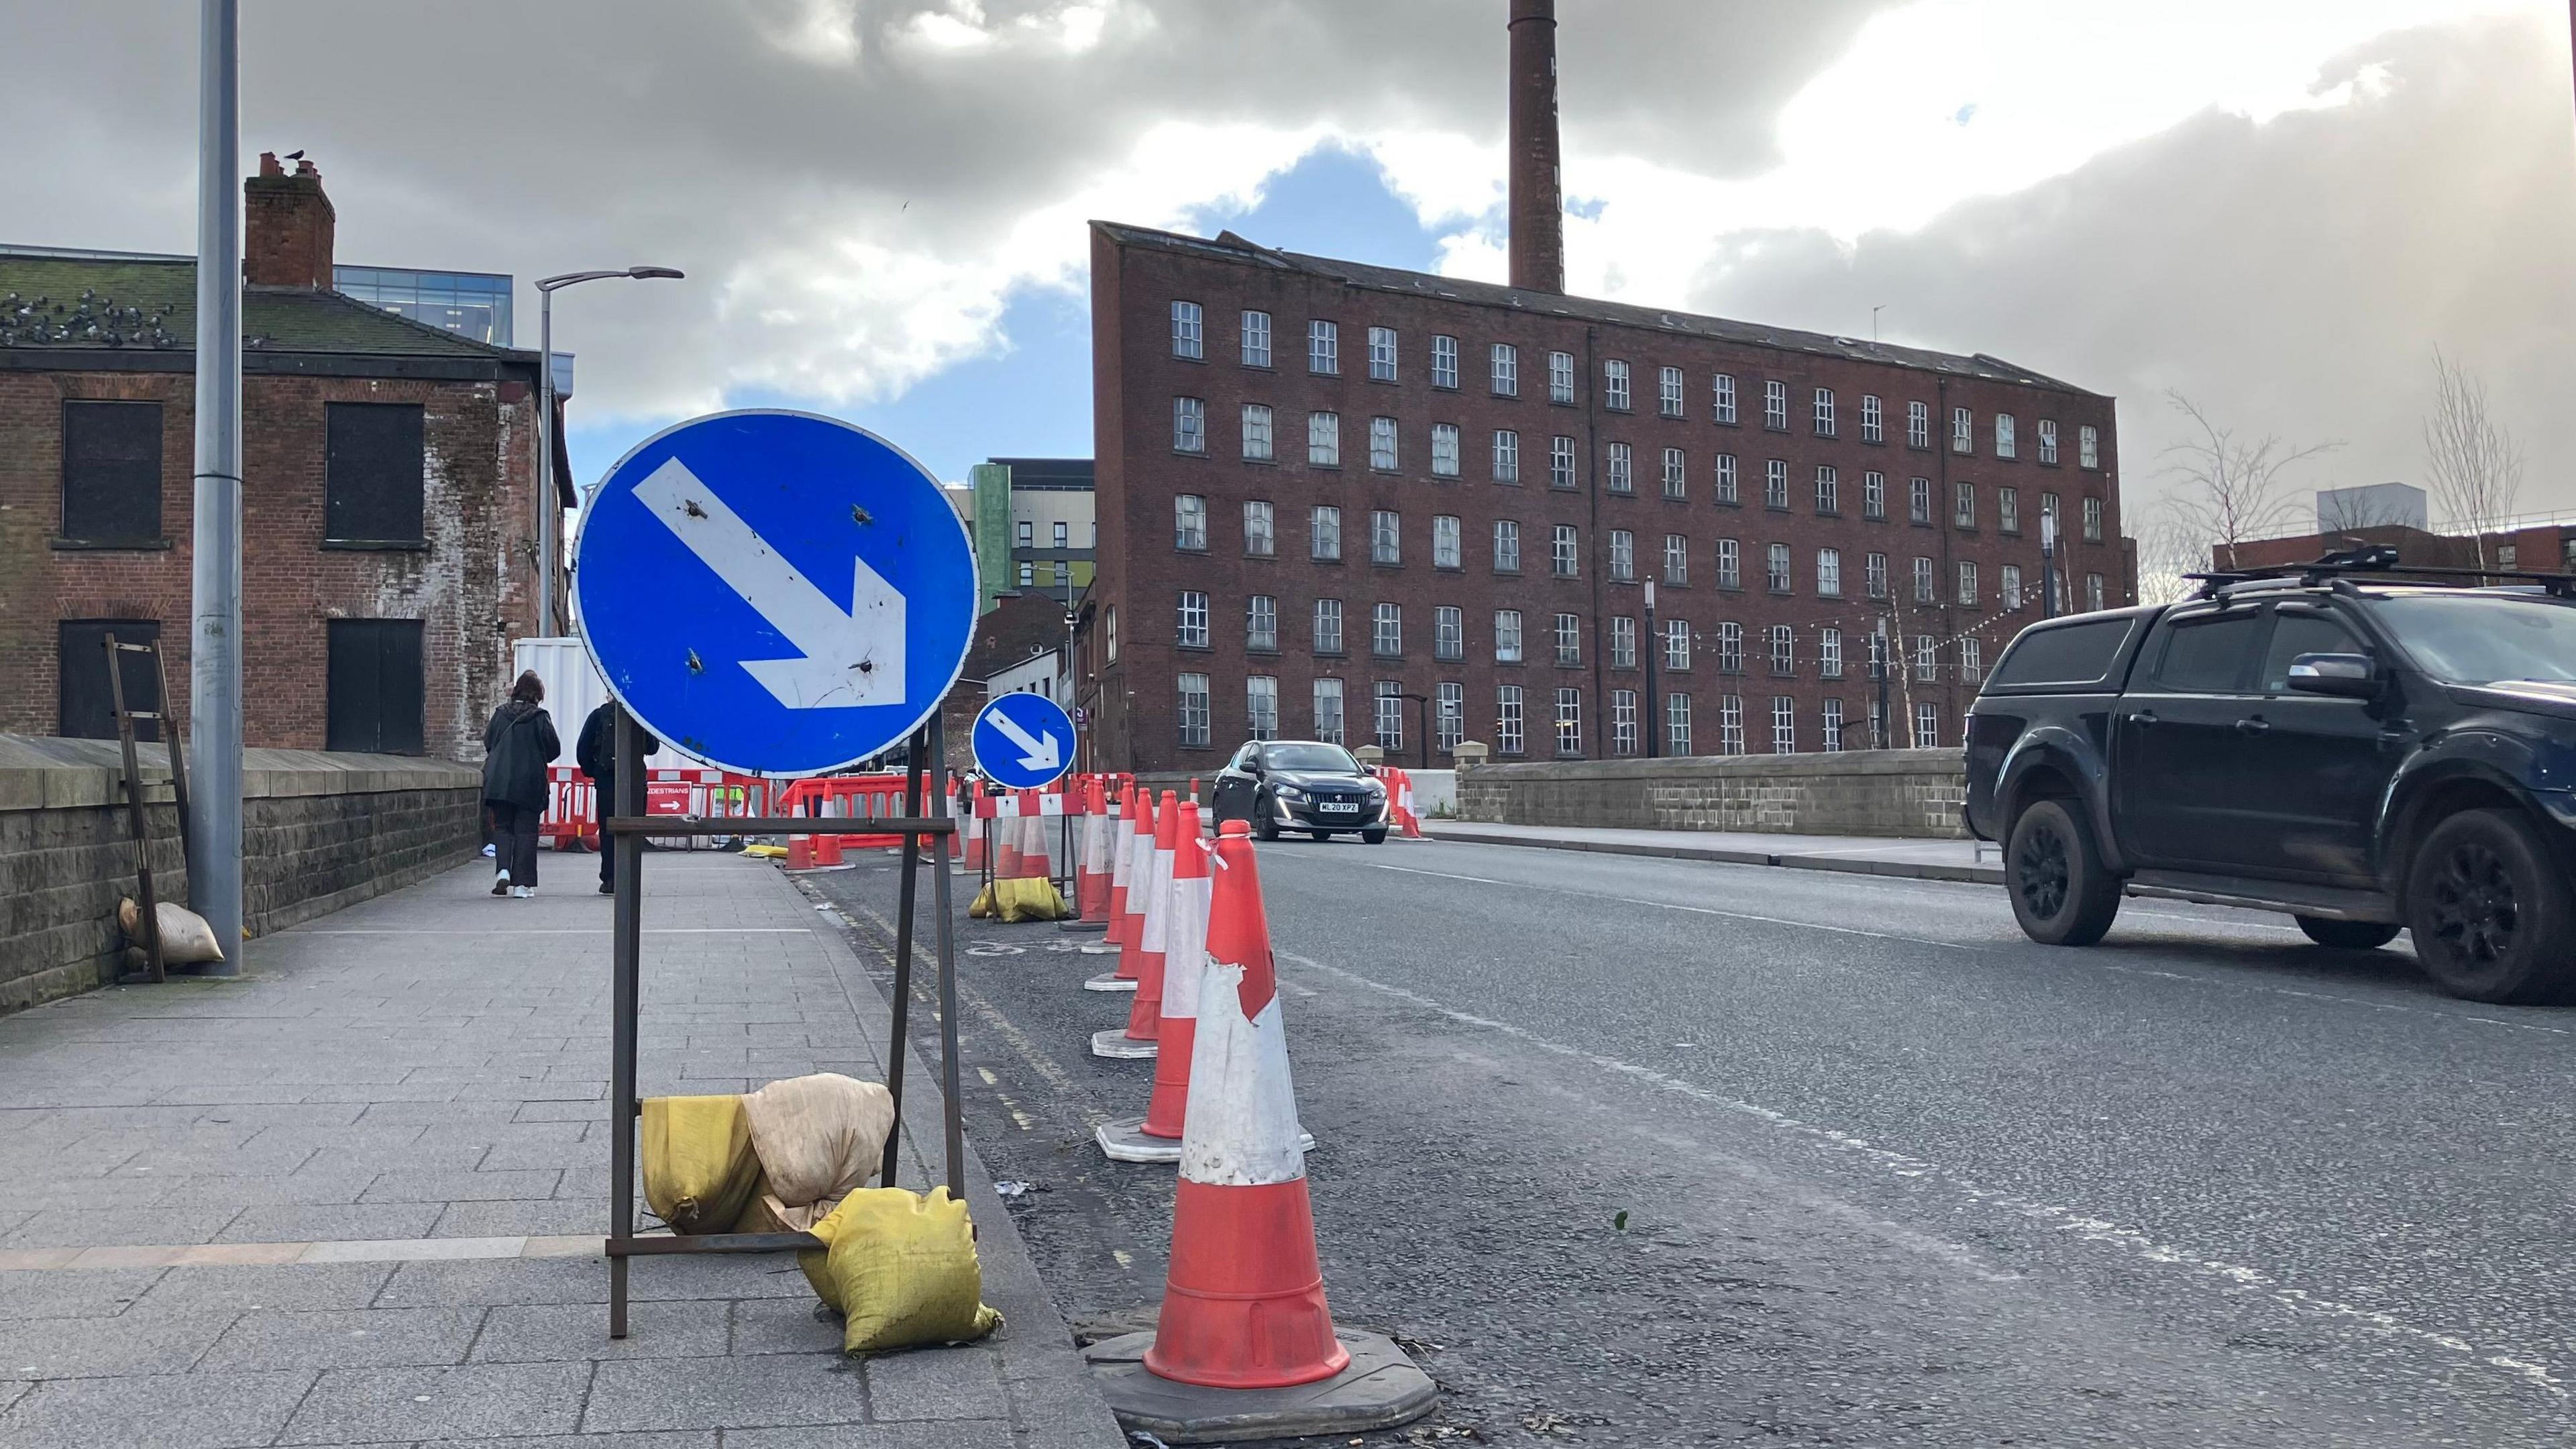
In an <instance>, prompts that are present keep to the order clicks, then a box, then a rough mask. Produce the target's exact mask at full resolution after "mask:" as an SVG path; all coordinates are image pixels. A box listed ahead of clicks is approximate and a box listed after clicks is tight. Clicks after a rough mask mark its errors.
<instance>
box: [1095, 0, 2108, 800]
mask: <svg viewBox="0 0 2576 1449" xmlns="http://www.w3.org/2000/svg"><path fill="white" fill-rule="evenodd" d="M1549 11H1550V7H1549V5H1548V4H1547V3H1546V0H1515V3H1514V24H1513V52H1512V53H1513V67H1514V73H1515V75H1516V77H1518V78H1519V82H1520V83H1516V84H1515V86H1514V88H1513V90H1512V99H1513V107H1512V110H1513V119H1512V127H1511V129H1512V134H1513V146H1512V153H1511V154H1512V166H1513V174H1512V205H1511V209H1510V214H1511V216H1512V222H1513V231H1512V270H1513V280H1514V285H1511V286H1496V285H1492V284H1488V283H1481V282H1471V281H1465V280H1461V279H1458V278H1453V277H1442V276H1435V275H1430V274H1425V273H1420V272H1407V271H1399V270H1395V269H1391V268H1386V267H1374V266H1369V265H1366V264H1364V263H1358V262H1349V261H1339V260H1334V259H1330V258H1325V257H1314V256H1304V255H1300V254H1297V253H1292V252H1282V251H1276V250H1272V249H1270V248H1266V247H1262V246H1260V245H1257V244H1255V243H1253V242H1251V241H1247V240H1245V239H1244V238H1242V237H1239V236H1236V235H1234V234H1233V233H1231V232H1229V233H1225V234H1223V235H1221V236H1219V237H1217V238H1216V239H1214V240H1212V241H1211V240H1205V239H1202V238H1198V237H1190V236H1180V235H1175V234H1172V233H1169V232H1161V231H1152V230H1148V229H1145V228H1141V227H1133V226H1125V225H1119V224H1115V223H1109V222H1098V223H1094V224H1093V227H1092V237H1091V243H1092V244H1091V280H1092V311H1091V315H1092V339H1093V340H1092V358H1093V388H1094V397H1093V409H1094V445H1095V452H1096V456H1097V463H1096V466H1097V481H1098V490H1099V492H1098V497H1099V510H1100V518H1101V520H1102V524H1103V526H1102V528H1101V530H1100V560H1099V572H1098V575H1097V578H1096V581H1095V582H1094V584H1093V586H1092V589H1091V592H1090V594H1089V596H1088V600H1087V602H1086V604H1085V608H1084V614H1085V622H1084V632H1083V643H1082V649H1081V654H1082V658H1081V659H1080V660H1079V662H1078V669H1079V672H1080V674H1081V676H1082V677H1081V679H1080V681H1079V682H1078V684H1077V697H1078V698H1079V700H1080V701H1081V703H1082V704H1083V705H1084V706H1085V707H1086V708H1088V709H1089V710H1090V711H1091V712H1092V724H1091V728H1092V731H1093V737H1094V739H1095V741H1096V747H1097V748H1098V749H1099V751H1100V757H1099V764H1100V766H1101V767H1102V768H1109V769H1135V770H1146V771H1163V770H1170V771H1188V772H1193V773H1208V772H1212V771H1213V770H1214V769H1216V768H1217V767H1218V766H1219V765H1220V764H1222V763H1223V761H1224V760H1225V759H1226V758H1227V756H1228V755H1229V754H1231V753H1232V751H1233V750H1234V749H1235V748H1237V747H1238V746H1239V745H1241V744H1242V742H1243V741H1244V740H1246V739H1249V738H1254V737H1260V736H1280V735H1285V736H1292V737H1317V738H1325V739H1337V740H1342V741H1344V742H1346V743H1349V744H1353V745H1358V744H1363V743H1371V742H1374V743H1377V744H1380V745H1382V746H1384V747H1385V748H1386V749H1387V750H1388V752H1389V754H1390V756H1392V757H1395V758H1399V759H1405V760H1412V759H1417V758H1422V757H1424V755H1425V750H1424V746H1425V744H1426V743H1427V744H1428V745H1429V746H1430V749H1429V751H1428V755H1429V757H1430V758H1433V759H1435V760H1436V759H1438V758H1439V757H1440V755H1442V754H1443V753H1444V752H1445V751H1447V750H1448V749H1449V748H1450V747H1451V746H1452V745H1454V744H1456V743H1457V742H1459V741H1460V740H1462V739H1472V740H1476V741H1479V742H1482V743H1484V744H1486V745H1487V746H1489V747H1490V748H1491V750H1492V752H1493V756H1494V758H1496V759H1500V760H1510V759H1561V758H1588V759H1598V758H1608V757H1615V756H1621V755H1636V754H1642V753H1644V752H1645V751H1646V749H1647V748H1648V747H1649V745H1650V744H1652V745H1654V746H1655V747H1656V748H1657V752H1658V753H1661V754H1665V755H1681V754H1692V753H1697V754H1720V753H1741V752H1770V751H1775V750H1778V751H1806V750H1833V749H1855V748H1867V747H1871V746H1872V745H1873V744H1881V743H1883V744H1887V745H1891V746H1906V745H1914V746H1955V745H1957V744H1958V743H1959V742H1960V735H1959V729H1960V721H1961V718H1962V715H1963V713H1964V711H1965V709H1966V707H1967V704H1968V702H1969V701H1970V700H1971V699H1972V698H1973V697H1974V696H1975V693H1976V690H1977V687H1978V683H1979V681H1980V679H1981V678H1982V675H1983V671H1984V669H1985V667H1986V666H1987V665H1989V664H1991V663H1992V662H1993V660H1994V659H1995V657H1996V656H1997V654H1998V653H1999V652H2000V651H2001V648H2002V646H2003V645H2004V644H2006V643H2008V642H2009V641H2010V640H2011V638H2012V636H2013V634H2014V633H2015V632H2016V631H2018V630H2019V629H2020V628H2021V627H2022V626H2023V625H2024V624H2026V623H2028V622H2030V621H2031V620H2033V619H2036V618H2039V617H2041V614H2042V598H2041V578H2042V556H2041V535H2042V519H2043V517H2048V516H2053V517H2054V518H2055V520H2056V524H2057V528H2056V532H2057V537H2058V540H2059V555H2058V561H2057V569H2058V589H2059V599H2058V603H2059V609H2060V611H2061V612H2064V611H2066V610H2069V609H2091V608H2102V607H2106V606H2115V605H2118V604H2121V603H2124V602H2126V601H2128V600H2129V599H2130V598H2131V597H2132V596H2133V593H2134V576H2135V571H2134V564H2133V562H2132V560H2131V556H2130V552H2129V550H2128V548H2127V547H2126V545H2125V544H2124V541H2123V540H2122V538H2121V535H2120V505H2119V485H2118V462H2119V453H2118V447H2117V443H2116V440H2115V437H2114V429H2113V402H2112V399H2111V398H2109V397H2106V396H2103V395H2101V394H2098V393H2092V392H2087V391H2085V390H2083V389H2081V388H2078V387H2074V386H2071V385H2069V384H2067V383H2064V382H2061V381H2058V380H2057V379H2054V378H2051V377H2047V376H2044V375H2042V374H2040V373H2037V372H2033V371H2031V370H2030V369H2028V368H2024V367H2020V366H2016V365H2014V364H2012V363H2010V362H2006V361H2004V360H2002V359H2000V358H1995V357H1990V356H1986V355H1983V354H1977V355H1968V356H1961V355H1952V354H1947V353H1940V352H1931V351H1924V350H1921V349H1916V348H1908V347H1896V346H1889V345H1882V344H1878V343H1873V342H1866V341H1859V340H1855V339H1853V338H1849V337H1831V336H1824V335H1821V334H1816V333H1807V332H1796V331H1790V330H1787V329H1782V328H1773V327H1764V326H1760V325H1757V324H1752V323H1745V322H1737V321H1730V320H1727V319H1724V318H1718V317H1705V316H1698V315H1693V314H1689V313H1681V312H1668V311H1660V310H1657V309H1655V308H1651V307H1639V306H1630V305H1626V304H1622V303H1615V302H1602V301H1592V300H1586V299H1581V298H1575V297H1568V296H1565V295H1564V294H1563V288H1562V280H1561V272H1562V268H1561V261H1560V257H1561V252H1562V239H1561V236H1560V235H1559V223H1558V217H1559V211H1558V206H1557V202H1556V199H1555V198H1556V173H1555V151H1556V136H1555V125H1556V122H1555V100H1554V86H1553V76H1554V42H1553V19H1552V17H1551V16H1550V14H1549ZM1649 582H1651V583H1652V585H1653V589H1654V596H1653V612H1654V616H1655V617H1654V626H1653V629H1652V632H1651V634H1650V633H1649V628H1648V623H1647V618H1646V614H1647V610H1646V587H1645V586H1646V585H1647V584H1648V583H1649ZM1881 631H1884V633H1885V634H1886V635H1887V636H1888V638H1889V639H1890V640H1891V641H1892V645H1891V652H1892V653H1893V654H1894V656H1895V663H1896V665H1897V667H1895V668H1893V669H1890V670H1888V671H1886V674H1887V678H1886V680H1885V688H1884V695H1885V699H1886V705H1885V710H1886V713H1885V716H1884V717H1883V718H1882V717H1880V716H1879V715H1878V713H1877V711H1878V710H1879V708H1880V703H1879V701H1880V696H1881V692H1882V691H1881V686H1880V682H1879V681H1878V680H1877V679H1876V678H1874V677H1873V670H1872V668H1871V662H1870V661H1871V651H1872V648H1873V639H1874V638H1875V637H1876V636H1877V635H1879V634H1880V633H1881ZM1650 655H1651V656H1652V660H1653V663H1654V665H1655V675H1656V678H1655V681H1654V693H1655V696H1656V697H1655V700H1654V703H1653V704H1652V706H1650V705H1649V702H1648V681H1647V664H1648V660H1649V656H1650ZM1650 708H1651V710H1652V715H1651V718H1650V715H1649V710H1650ZM1426 720H1427V721H1428V724H1429V735H1430V738H1429V739H1428V741H1426V740H1425V738H1424V735H1423V727H1424V722H1425V721H1426ZM1650 732H1651V733H1650Z"/></svg>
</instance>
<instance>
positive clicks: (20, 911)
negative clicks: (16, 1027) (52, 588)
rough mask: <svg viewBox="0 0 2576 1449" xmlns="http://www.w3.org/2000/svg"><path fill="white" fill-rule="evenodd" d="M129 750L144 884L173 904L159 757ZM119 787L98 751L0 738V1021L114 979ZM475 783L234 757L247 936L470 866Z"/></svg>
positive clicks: (183, 885)
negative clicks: (146, 849)
mask: <svg viewBox="0 0 2576 1449" xmlns="http://www.w3.org/2000/svg"><path fill="white" fill-rule="evenodd" d="M141 754H142V756H143V774H144V801H145V808H146V811H147V813H148V814H149V816H150V823H151V833H152V871H153V883H154V885H155V887H156V888H157V889H158V891H159V893H160V895H161V898H162V899H164V900H170V901H182V902H184V901H185V900H186V899H187V881H188V873H187V862H186V861H185V860H184V859H183V858H182V857H181V855H180V851H179V839H178V818H177V817H178V811H177V808H176V807H175V806H174V805H173V804H172V803H171V798H170V785H169V771H168V764H167V755H166V753H165V752H164V751H163V749H162V748H161V747H160V746H159V745H146V746H143V747H142V750H141ZM123 775H124V772H123V767H122V763H121V758H120V756H119V753H118V749H117V746H116V743H115V742H114V741H112V740H66V739H52V738H35V737H29V736H24V735H0V1013H6V1012H11V1011H16V1010H19V1009H20V1008H23V1007H27V1006H33V1005H35V1004H36V1003H38V1002H41V1001H50V1000H52V999H53V998H55V997H58V996H69V995H72V994H74V993H76V992H82V991H87V990H89V989H91V988H92V987H95V986H99V985H102V984H104V983H106V982H108V981H112V980H114V979H115V978H116V974H117V971H118V969H119V965H120V961H119V957H120V955H121V952H122V949H123V945H124V943H123V941H122V940H121V939H120V937H119V934H118V932H117V929H116V922H115V916H116V903H117V900H118V898H120V897H123V896H130V895H133V894H134V890H135V886H134V843H133V836H132V834H131V833H130V831H129V830H128V829H127V819H128V816H127V813H126V808H125V789H124V785H123ZM481 785H482V774H481V772H480V771H478V770H476V769H474V768H473V767H471V766H467V765H459V764H454V763H451V762H449V761H446V760H422V759H413V758H410V757H408V756H400V755H356V754H325V753H322V752H319V751H310V750H250V751H247V752H245V756H244V760H243V773H242V797H243V798H242V873H243V879H242V896H243V900H242V908H243V914H244V918H245V919H244V922H243V924H244V926H245V928H246V929H248V930H249V932H250V933H251V935H253V936H254V937H256V936H260V935H264V934H266V933H267V932H270V931H276V930H282V929H284V928H285V927H288V926H291V925H294V924H296V923H297V922H299V921H308V920H311V919H312V918H313V917H315V916H319V915H323V914H325V913H327V912H330V911H335V910H338V909H339V908H340V907H342V906H345V905H348V904H350V903H351V902H353V901H361V900H365V899H366V898H367V897H369V896H373V895H379V894H381V893H383V892H385V891H389V890H393V889H396V888H398V887H401V886H405V885H409V884H411V883H412V882H413V881H416V880H420V879H422V878H423V877H425V876H428V875H431V874H433V873H435V872H437V871H439V870H443V869H445V868H446V867H448V866H450V865H453V864H455V863H456V862H458V861H460V860H463V859H465V858H467V857H469V856H471V855H472V854H474V852H475V851H477V850H479V849H480V848H481V846H482V811H481V794H482V790H481Z"/></svg>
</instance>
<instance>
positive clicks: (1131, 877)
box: [1118, 787, 1154, 982]
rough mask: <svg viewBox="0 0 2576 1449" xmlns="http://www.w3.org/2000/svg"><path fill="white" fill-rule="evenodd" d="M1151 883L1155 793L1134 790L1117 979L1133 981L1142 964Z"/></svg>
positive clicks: (1141, 789) (1152, 875) (1140, 788)
mask: <svg viewBox="0 0 2576 1449" xmlns="http://www.w3.org/2000/svg"><path fill="white" fill-rule="evenodd" d="M1153 883H1154V794H1153V792H1152V791H1150V790H1146V789H1144V788H1142V787H1138V788H1137V789H1136V829H1135V833H1134V834H1132V835H1130V836H1129V837H1128V838H1127V909H1126V913H1125V914H1124V915H1122V916H1121V917H1120V918H1119V919H1120V920H1121V921H1122V922H1123V924H1122V925H1120V926H1119V928H1118V979H1119V980H1121V981H1130V982H1132V981H1134V980H1135V979H1136V977H1137V974H1138V971H1139V969H1140V968H1141V967H1142V965H1143V964H1144V946H1145V892H1146V889H1147V887H1149V886H1151V885H1152V884H1153Z"/></svg>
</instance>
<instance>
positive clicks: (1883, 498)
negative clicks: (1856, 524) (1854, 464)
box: [1860, 473, 1887, 523]
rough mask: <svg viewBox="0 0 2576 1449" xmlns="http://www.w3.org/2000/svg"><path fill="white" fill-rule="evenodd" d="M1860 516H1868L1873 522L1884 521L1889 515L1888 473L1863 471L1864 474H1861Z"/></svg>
mask: <svg viewBox="0 0 2576 1449" xmlns="http://www.w3.org/2000/svg"><path fill="white" fill-rule="evenodd" d="M1860 516H1861V517H1863V518H1866V519H1868V520H1870V521H1871V522H1873V523H1875V522H1880V521H1883V520H1885V519H1886V517H1887V475H1886V474H1884V473H1863V474H1861V475H1860Z"/></svg>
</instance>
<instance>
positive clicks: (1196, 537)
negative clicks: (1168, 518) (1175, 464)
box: [1172, 493, 1207, 553]
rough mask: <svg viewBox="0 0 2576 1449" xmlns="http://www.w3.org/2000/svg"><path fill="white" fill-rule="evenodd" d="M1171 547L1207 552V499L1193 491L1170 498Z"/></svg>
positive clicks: (1194, 551)
mask: <svg viewBox="0 0 2576 1449" xmlns="http://www.w3.org/2000/svg"><path fill="white" fill-rule="evenodd" d="M1172 547H1174V548H1177V549H1185V550H1187V551H1189V552H1191V553H1205V552H1207V500H1206V499H1204V498H1202V497H1200V496H1199V495H1197V494H1195V493H1180V494H1175V495H1174V496H1173V498H1172Z"/></svg>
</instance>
